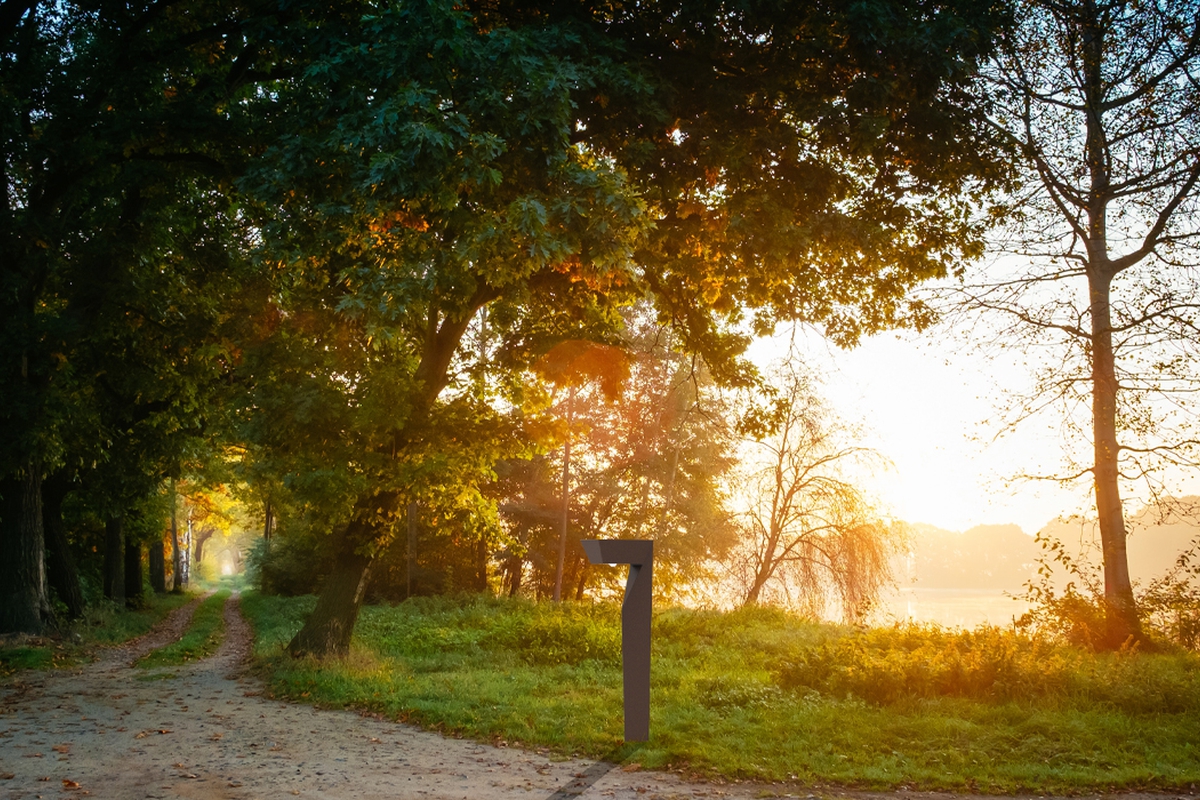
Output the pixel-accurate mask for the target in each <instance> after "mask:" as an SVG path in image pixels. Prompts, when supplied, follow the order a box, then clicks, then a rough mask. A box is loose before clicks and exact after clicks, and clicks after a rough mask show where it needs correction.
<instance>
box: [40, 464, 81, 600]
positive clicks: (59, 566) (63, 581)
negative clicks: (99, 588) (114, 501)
mask: <svg viewBox="0 0 1200 800" xmlns="http://www.w3.org/2000/svg"><path fill="white" fill-rule="evenodd" d="M68 490H69V484H68V483H67V482H66V481H65V480H62V479H61V478H50V479H47V480H46V481H45V482H44V483H43V484H42V528H43V531H44V532H45V536H46V575H47V577H48V578H49V581H50V585H51V586H52V587H54V591H55V593H57V594H58V599H59V600H61V601H62V602H63V605H65V606H66V607H67V616H68V617H69V618H70V619H79V618H80V617H82V616H83V611H84V602H83V589H82V587H81V586H80V585H79V570H78V568H77V567H76V566H75V557H74V556H73V555H72V554H71V547H70V545H69V544H67V530H66V526H64V525H63V517H62V504H63V500H64V499H66V496H67V493H68Z"/></svg>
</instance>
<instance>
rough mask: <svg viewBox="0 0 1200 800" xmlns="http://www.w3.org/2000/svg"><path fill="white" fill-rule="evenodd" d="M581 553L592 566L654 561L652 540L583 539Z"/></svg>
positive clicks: (637, 563)
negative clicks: (583, 553)
mask: <svg viewBox="0 0 1200 800" xmlns="http://www.w3.org/2000/svg"><path fill="white" fill-rule="evenodd" d="M580 544H582V545H583V552H585V553H587V557H588V561H590V562H592V563H593V564H633V565H637V566H641V565H643V564H649V563H650V562H651V561H653V560H654V540H653V539H584V540H583V541H582V542H580Z"/></svg>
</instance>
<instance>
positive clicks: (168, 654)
mask: <svg viewBox="0 0 1200 800" xmlns="http://www.w3.org/2000/svg"><path fill="white" fill-rule="evenodd" d="M229 595H230V590H229V589H221V590H219V591H216V592H213V593H212V594H211V595H209V596H208V597H206V598H205V599H204V600H203V601H202V602H201V603H200V605H199V606H197V607H196V612H195V614H193V615H192V621H191V624H190V625H189V626H188V629H187V631H185V632H184V634H183V636H182V637H180V638H179V640H178V641H175V642H172V643H171V644H169V645H167V646H165V647H160V648H158V649H157V650H153V651H151V652H149V653H147V654H146V655H144V656H142V657H141V658H139V659H138V661H137V663H136V665H135V666H138V667H141V668H143V669H154V668H156V667H170V666H177V665H179V664H186V663H187V662H189V661H195V660H198V659H201V658H207V657H208V656H210V655H212V654H213V653H215V652H216V651H217V648H218V647H220V646H221V640H222V639H223V638H224V637H225V601H226V600H228V599H229Z"/></svg>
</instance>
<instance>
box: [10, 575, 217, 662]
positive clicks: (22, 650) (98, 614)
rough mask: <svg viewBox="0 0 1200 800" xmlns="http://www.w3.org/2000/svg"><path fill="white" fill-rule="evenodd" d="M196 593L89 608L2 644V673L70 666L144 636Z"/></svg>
mask: <svg viewBox="0 0 1200 800" xmlns="http://www.w3.org/2000/svg"><path fill="white" fill-rule="evenodd" d="M194 597H195V595H189V594H163V595H156V594H153V593H150V594H148V595H147V596H146V603H145V605H144V606H143V607H142V608H137V609H126V608H120V609H117V608H114V607H112V606H104V607H92V608H89V609H88V610H87V614H86V616H85V617H84V618H83V619H81V620H78V621H77V622H74V623H71V624H70V625H68V626H66V627H64V628H63V629H62V630H60V631H57V632H54V633H51V634H48V635H46V636H35V637H28V638H22V639H20V640H18V641H16V642H13V643H10V644H0V675H7V674H11V673H13V672H18V671H20V670H27V669H49V668H54V667H69V666H73V665H75V664H80V663H83V662H86V661H90V660H91V659H92V658H93V657H94V656H95V654H96V651H97V650H98V649H100V648H102V647H110V646H112V645H116V644H121V643H122V642H127V641H129V640H130V639H136V638H137V637H139V636H142V635H143V634H145V633H147V632H148V631H149V630H150V629H151V628H153V627H154V626H155V625H156V624H157V623H158V622H160V621H161V620H162V619H163V618H164V617H166V616H167V615H168V614H170V613H171V612H172V611H174V610H175V609H177V608H179V607H180V606H183V605H186V604H187V603H188V602H189V601H191V600H192V599H193V598H194Z"/></svg>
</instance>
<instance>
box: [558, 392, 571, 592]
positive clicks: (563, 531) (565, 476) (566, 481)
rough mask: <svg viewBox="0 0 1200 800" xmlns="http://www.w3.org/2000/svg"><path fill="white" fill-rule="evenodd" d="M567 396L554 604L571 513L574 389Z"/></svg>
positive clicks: (561, 572)
mask: <svg viewBox="0 0 1200 800" xmlns="http://www.w3.org/2000/svg"><path fill="white" fill-rule="evenodd" d="M569 391H570V394H569V395H568V396H567V442H566V444H565V445H563V467H562V520H561V521H560V523H559V525H560V528H559V533H558V564H557V566H556V567H555V569H554V602H556V603H557V602H559V601H561V600H562V586H563V567H564V566H565V564H566V559H567V529H568V528H569V526H570V519H571V517H570V512H571V423H572V422H573V421H574V420H573V417H574V414H575V387H574V386H572V387H571V388H570V390H569Z"/></svg>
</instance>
